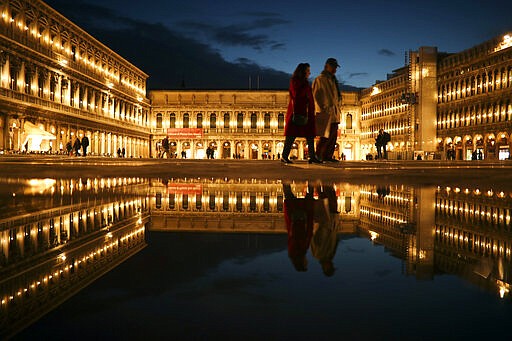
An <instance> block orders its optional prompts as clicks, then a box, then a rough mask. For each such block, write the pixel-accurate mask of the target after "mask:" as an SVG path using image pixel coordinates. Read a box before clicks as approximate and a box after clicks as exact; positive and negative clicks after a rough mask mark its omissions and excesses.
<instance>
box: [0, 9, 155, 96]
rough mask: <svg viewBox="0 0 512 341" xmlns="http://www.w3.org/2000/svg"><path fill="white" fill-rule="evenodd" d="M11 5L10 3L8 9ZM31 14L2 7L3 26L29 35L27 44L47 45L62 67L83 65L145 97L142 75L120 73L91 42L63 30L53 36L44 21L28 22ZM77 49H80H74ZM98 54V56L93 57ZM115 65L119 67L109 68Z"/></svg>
mask: <svg viewBox="0 0 512 341" xmlns="http://www.w3.org/2000/svg"><path fill="white" fill-rule="evenodd" d="M14 4H15V3H11V6H12V5H14ZM32 6H34V3H30V5H29V6H27V7H32ZM31 13H32V12H25V11H24V10H23V9H22V8H18V9H15V8H13V7H11V8H9V7H7V6H4V9H3V11H2V19H3V22H4V25H5V26H4V27H5V28H6V29H10V30H11V32H13V33H14V31H15V30H18V31H19V33H25V32H29V33H30V34H24V35H25V36H28V37H29V38H30V39H31V40H30V42H35V43H36V44H40V45H46V46H50V48H51V49H52V50H54V51H57V52H58V53H59V54H62V55H64V56H66V57H61V58H60V59H59V60H57V62H59V63H60V64H61V65H63V66H66V65H68V64H70V63H72V62H76V63H78V62H81V63H82V65H84V66H86V67H87V68H88V69H89V70H90V71H93V72H95V73H96V74H97V75H98V76H100V77H107V78H108V79H110V81H115V82H118V83H119V84H121V85H122V86H126V87H127V88H129V89H131V90H133V91H135V92H137V93H139V94H140V95H142V96H144V95H145V84H144V79H143V78H142V76H136V75H135V74H134V72H133V71H128V73H127V74H123V73H122V72H121V67H122V66H121V65H118V63H119V62H116V61H113V60H112V59H111V57H110V56H108V55H107V54H105V53H103V52H102V51H101V50H99V49H97V48H95V47H93V46H92V45H91V44H90V41H86V40H83V39H80V38H79V37H78V36H71V35H72V34H70V33H68V32H67V31H66V29H65V28H64V27H60V29H59V30H58V31H59V32H60V33H54V30H52V29H51V28H50V27H49V21H48V20H47V19H46V18H32V20H31V19H30V18H31ZM58 22H61V21H60V20H56V21H55V20H52V24H55V23H58ZM7 33H9V32H7ZM14 38H21V36H20V35H19V34H18V35H16V34H15V35H14ZM79 39H80V41H79ZM27 45H30V43H27ZM78 46H83V47H82V48H77V47H78ZM87 51H93V53H92V54H90V55H89V53H88V52H87ZM98 55H99V57H96V56H98ZM107 60H108V61H107ZM114 63H115V64H116V65H118V66H117V67H113V66H112V65H108V64H114Z"/></svg>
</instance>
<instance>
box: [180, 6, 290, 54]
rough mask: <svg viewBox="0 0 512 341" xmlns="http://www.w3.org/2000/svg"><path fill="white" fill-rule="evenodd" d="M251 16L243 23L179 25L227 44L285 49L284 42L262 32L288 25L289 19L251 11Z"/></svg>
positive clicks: (248, 14)
mask: <svg viewBox="0 0 512 341" xmlns="http://www.w3.org/2000/svg"><path fill="white" fill-rule="evenodd" d="M246 16H248V17H249V18H248V19H247V20H244V21H243V22H242V23H236V24H230V25H218V24H216V23H205V22H198V21H190V20H189V21H181V22H180V23H179V24H178V26H179V27H180V28H181V29H184V31H185V32H186V33H188V34H191V35H193V36H194V35H197V34H200V35H202V36H204V37H206V38H207V39H209V40H212V41H214V42H216V43H219V44H221V45H225V46H245V47H250V48H253V49H254V50H259V51H260V50H263V49H266V48H269V49H273V50H275V49H283V48H284V47H285V43H284V42H278V41H275V40H273V39H270V37H269V35H268V34H266V33H262V32H261V31H265V30H268V29H271V28H274V27H275V26H280V25H286V24H288V23H289V21H288V20H285V19H282V18H280V17H279V15H278V14H276V13H267V12H250V13H246Z"/></svg>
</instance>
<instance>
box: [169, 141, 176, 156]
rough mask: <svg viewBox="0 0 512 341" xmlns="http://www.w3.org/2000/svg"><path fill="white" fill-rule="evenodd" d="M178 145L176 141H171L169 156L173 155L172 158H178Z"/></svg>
mask: <svg viewBox="0 0 512 341" xmlns="http://www.w3.org/2000/svg"><path fill="white" fill-rule="evenodd" d="M177 145H178V143H177V142H176V141H170V142H169V154H171V156H170V157H171V158H177V157H178V154H177V153H176V149H177V148H176V146H177Z"/></svg>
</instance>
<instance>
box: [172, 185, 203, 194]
mask: <svg viewBox="0 0 512 341" xmlns="http://www.w3.org/2000/svg"><path fill="white" fill-rule="evenodd" d="M167 193H169V194H202V193H203V185H201V184H168V185H167Z"/></svg>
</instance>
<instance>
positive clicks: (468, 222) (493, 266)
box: [435, 187, 512, 297]
mask: <svg viewBox="0 0 512 341" xmlns="http://www.w3.org/2000/svg"><path fill="white" fill-rule="evenodd" d="M511 215H512V193H505V192H503V191H500V190H499V188H497V189H487V190H483V189H478V188H450V187H444V188H438V189H437V191H436V202H435V216H436V225H435V252H436V260H435V263H436V266H437V267H438V268H440V269H442V270H443V271H447V272H452V273H456V274H457V275H461V276H463V277H465V278H467V279H468V280H469V281H471V282H472V283H474V284H476V285H478V286H480V287H483V288H489V287H490V288H491V289H494V290H496V291H497V292H499V295H500V296H501V297H504V296H505V295H506V294H509V291H510V286H511V284H512V273H511V272H510V271H511V270H510V269H512V236H511V234H510V231H511V227H512V224H511V220H510V218H511Z"/></svg>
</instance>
